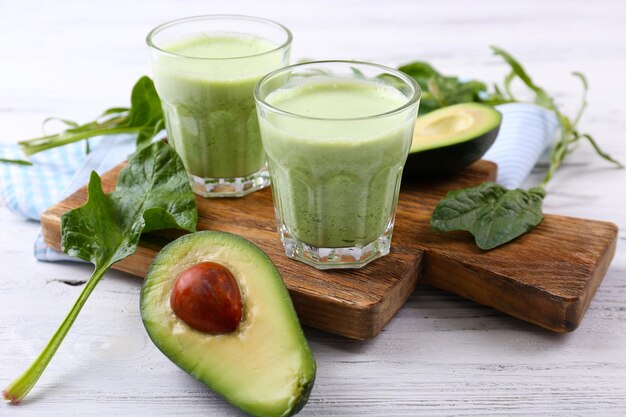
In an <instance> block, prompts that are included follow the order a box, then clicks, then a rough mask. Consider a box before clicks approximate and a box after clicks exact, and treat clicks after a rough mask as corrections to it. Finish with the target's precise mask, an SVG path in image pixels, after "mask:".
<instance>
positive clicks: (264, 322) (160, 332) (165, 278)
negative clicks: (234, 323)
mask: <svg viewBox="0 0 626 417" xmlns="http://www.w3.org/2000/svg"><path fill="white" fill-rule="evenodd" d="M204 261H211V262H216V263H219V264H221V265H223V266H225V267H226V268H228V269H229V270H230V272H231V273H232V274H233V275H234V276H235V278H236V279H237V283H238V285H239V289H240V291H241V296H242V300H243V317H242V320H241V322H240V323H239V326H238V328H237V329H236V330H235V331H234V332H232V333H227V334H218V335H212V334H207V333H203V332H200V331H198V330H195V329H193V328H191V327H190V326H188V325H187V324H186V323H184V322H183V321H182V320H180V319H179V318H178V317H177V316H176V315H175V314H174V312H173V311H172V309H171V307H170V303H169V299H170V293H171V290H172V287H173V285H174V282H175V280H176V278H177V277H178V275H179V274H180V273H181V272H182V271H184V270H186V269H187V268H189V267H191V266H192V265H195V264H197V263H199V262H204ZM141 315H142V319H143V322H144V325H145V327H146V330H147V332H148V334H149V336H150V338H151V339H152V341H153V342H154V344H155V345H156V346H157V347H158V348H159V349H160V350H161V351H162V352H163V353H164V354H165V355H166V356H167V357H169V358H170V359H171V360H172V361H173V362H174V363H176V364H177V365H178V366H180V367H181V368H182V369H184V370H185V371H187V372H189V373H190V374H191V375H193V376H194V377H195V378H197V379H198V380H200V381H202V382H204V383H205V384H207V385H208V386H209V387H210V388H211V389H212V390H214V391H215V392H217V393H218V394H220V395H222V396H223V397H224V398H225V399H226V400H228V401H229V402H230V403H232V404H233V405H235V406H237V407H239V408H240V409H242V410H243V411H245V412H247V413H249V414H251V415H253V416H259V417H261V416H263V417H265V416H268V417H273V416H289V415H292V414H294V413H296V412H297V411H299V410H300V409H301V408H302V406H304V404H305V403H306V401H307V399H308V395H309V393H310V391H311V389H312V387H313V382H314V379H315V371H316V365H315V360H314V358H313V355H312V354H311V351H310V349H309V346H308V344H307V341H306V339H305V337H304V334H303V332H302V328H301V327H300V323H299V321H298V317H297V316H296V313H295V310H294V308H293V304H292V302H291V298H290V297H289V294H288V292H287V290H286V288H285V286H284V284H283V281H282V278H281V277H280V274H279V272H278V270H277V269H276V267H275V266H274V264H273V263H272V262H271V261H270V259H269V258H268V257H267V255H265V253H263V252H262V251H261V250H260V249H259V248H257V247H256V246H255V245H253V244H252V243H250V242H248V241H247V240H245V239H243V238H241V237H239V236H236V235H232V234H229V233H222V232H198V233H193V234H189V235H185V236H183V237H181V238H179V239H177V240H176V241H174V242H172V243H170V244H169V245H167V246H166V247H165V248H164V249H163V250H162V251H161V252H160V253H159V255H158V256H157V257H156V258H155V259H154V261H153V263H152V265H151V266H150V269H149V270H148V274H147V276H146V280H145V282H144V285H143V288H142V291H141Z"/></svg>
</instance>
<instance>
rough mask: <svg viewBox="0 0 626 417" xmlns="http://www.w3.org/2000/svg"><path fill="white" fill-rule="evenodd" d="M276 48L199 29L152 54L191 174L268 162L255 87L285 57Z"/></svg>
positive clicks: (174, 139) (237, 172)
mask: <svg viewBox="0 0 626 417" xmlns="http://www.w3.org/2000/svg"><path fill="white" fill-rule="evenodd" d="M277 47H278V45H277V44H275V43H273V42H270V41H268V40H265V39H262V38H259V37H255V36H247V35H239V34H229V33H211V34H198V35H194V36H190V37H185V38H182V39H179V40H177V41H175V42H170V43H167V44H165V45H164V46H163V47H161V49H162V50H163V51H165V53H162V54H159V55H158V56H156V58H153V70H154V81H155V84H156V88H157V91H158V93H159V96H160V97H161V101H162V105H163V110H164V113H165V123H166V127H167V132H168V137H169V140H170V143H171V144H172V145H173V146H174V148H175V149H176V151H177V152H178V154H179V155H180V157H181V159H182V160H183V163H184V164H185V167H186V169H187V171H188V172H189V173H190V174H191V175H194V176H196V177H199V178H203V179H204V178H235V177H245V176H248V175H250V174H253V173H255V172H257V171H259V170H260V169H261V168H262V167H263V165H264V164H265V156H264V153H263V148H262V145H261V139H260V136H259V127H258V122H257V116H256V111H255V105H254V99H253V88H254V85H255V83H256V82H257V81H258V80H259V78H260V77H261V76H263V75H265V74H266V73H268V72H270V71H272V70H274V69H276V68H279V67H281V66H283V65H284V64H285V63H286V59H287V57H286V56H285V52H284V51H282V50H277V49H276V48H277Z"/></svg>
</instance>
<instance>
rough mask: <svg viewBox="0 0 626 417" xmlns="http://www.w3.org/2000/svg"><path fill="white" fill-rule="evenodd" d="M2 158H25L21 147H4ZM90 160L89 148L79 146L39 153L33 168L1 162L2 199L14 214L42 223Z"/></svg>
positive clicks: (33, 158) (36, 155)
mask: <svg viewBox="0 0 626 417" xmlns="http://www.w3.org/2000/svg"><path fill="white" fill-rule="evenodd" d="M0 158H7V159H24V156H23V154H22V153H21V151H20V149H19V147H18V146H17V145H0ZM86 158H87V155H86V154H85V145H84V144H78V143H75V144H71V145H68V146H63V147H59V148H53V149H50V150H48V151H45V152H41V153H38V154H35V155H34V156H33V157H32V162H33V164H34V165H33V166H24V165H15V164H4V163H0V180H1V181H0V199H1V200H2V202H3V203H4V205H5V206H6V207H7V208H8V209H9V210H11V211H12V212H14V213H17V214H19V215H21V216H22V217H24V218H26V219H30V220H36V221H39V217H40V216H41V213H43V211H44V210H45V209H47V208H48V207H50V205H51V204H52V203H54V202H56V201H59V200H60V199H61V197H62V196H63V191H64V190H65V188H66V187H67V184H68V183H69V182H70V181H71V179H72V177H73V176H74V174H75V173H76V171H77V170H78V169H79V168H80V167H82V166H83V165H84V164H85V160H86Z"/></svg>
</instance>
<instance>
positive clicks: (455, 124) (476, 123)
mask: <svg viewBox="0 0 626 417" xmlns="http://www.w3.org/2000/svg"><path fill="white" fill-rule="evenodd" d="M501 122H502V114H501V113H500V112H499V111H497V110H496V109H494V108H493V107H491V106H487V105H485V104H479V103H462V104H456V105H454V106H449V107H444V108H442V109H439V110H435V111H432V112H430V113H428V114H425V115H423V116H419V117H418V118H417V120H416V122H415V130H414V132H413V141H412V143H411V148H410V150H409V156H408V158H407V162H406V165H405V167H404V173H405V175H404V176H405V177H406V176H423V175H426V176H428V175H436V174H445V173H450V172H453V171H456V170H458V169H460V168H463V167H465V166H467V165H469V164H471V163H473V162H475V161H477V160H478V159H480V158H481V157H482V156H483V155H484V154H485V152H487V150H488V149H489V147H491V145H492V144H493V142H494V141H495V140H496V137H497V136H498V131H499V129H500V124H501Z"/></svg>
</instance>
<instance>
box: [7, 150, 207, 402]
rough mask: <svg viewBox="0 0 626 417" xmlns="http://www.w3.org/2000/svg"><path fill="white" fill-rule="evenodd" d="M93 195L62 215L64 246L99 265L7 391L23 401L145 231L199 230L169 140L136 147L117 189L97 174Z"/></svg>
mask: <svg viewBox="0 0 626 417" xmlns="http://www.w3.org/2000/svg"><path fill="white" fill-rule="evenodd" d="M88 190H89V200H88V201H87V203H86V204H85V205H84V206H82V207H79V208H77V209H74V210H71V211H69V212H67V213H65V214H64V215H63V217H62V219H61V230H62V241H61V246H62V248H63V251H64V252H66V253H68V254H69V255H72V256H76V257H79V258H80V259H83V260H85V261H89V262H91V263H93V264H94V265H95V270H94V272H93V275H92V276H91V278H90V279H89V281H88V282H87V284H86V285H85V288H84V289H83V291H82V293H81V294H80V296H79V297H78V300H77V301H76V303H75V304H74V307H72V309H71V310H70V312H69V314H68V315H67V317H66V318H65V320H64V321H63V323H62V324H61V326H60V327H59V329H58V330H57V331H56V333H55V334H54V336H52V339H51V340H50V342H49V343H48V345H47V346H46V347H45V348H44V350H43V351H42V352H41V354H40V355H39V356H38V357H37V359H36V360H35V361H34V362H33V363H32V365H31V366H30V367H29V368H28V369H27V370H26V372H24V374H22V375H21V376H20V377H19V378H17V379H16V380H15V381H13V382H12V383H11V384H10V385H9V386H8V387H7V389H6V390H5V391H3V393H2V395H3V397H4V399H5V400H8V401H11V402H12V403H15V404H17V403H19V401H20V400H22V399H23V398H24V397H25V396H26V394H28V392H29V391H30V390H31V389H32V387H33V386H34V385H35V383H36V382H37V380H38V379H39V377H40V376H41V374H42V373H43V371H44V370H45V368H46V366H47V365H48V363H49V362H50V360H51V359H52V357H53V356H54V354H55V352H56V351H57V349H58V347H59V346H60V344H61V342H62V341H63V339H64V338H65V335H66V334H67V333H68V331H69V330H70V328H71V326H72V324H73V323H74V321H75V320H76V317H78V314H79V313H80V310H81V309H82V307H83V305H84V304H85V302H86V301H87V298H88V297H89V295H90V294H91V292H92V291H93V289H94V288H95V287H96V285H97V284H98V282H100V280H101V279H102V277H103V276H104V274H105V273H106V272H107V271H108V270H109V268H110V267H111V266H112V265H113V264H114V263H116V262H119V261H121V260H122V259H124V258H126V257H127V256H130V255H132V254H133V253H134V252H135V250H136V249H137V243H138V242H139V237H140V235H141V233H143V232H149V231H152V230H157V229H166V228H168V229H169V228H177V229H184V230H187V231H190V232H193V231H195V229H196V222H197V220H198V213H197V211H196V206H195V198H194V195H193V192H192V191H191V186H190V185H189V180H188V179H187V174H186V173H185V169H184V167H183V164H182V162H181V160H180V159H179V157H178V155H177V154H176V153H175V152H174V150H173V149H172V148H171V147H170V146H169V145H167V144H166V143H164V142H156V143H154V144H152V145H150V146H147V147H144V148H143V149H141V150H139V151H138V152H137V153H135V154H134V155H133V156H132V157H131V158H130V159H129V161H128V164H127V165H126V167H124V169H123V170H122V171H121V172H120V176H119V179H118V183H117V187H116V189H115V191H114V192H113V193H111V194H104V192H103V191H102V186H101V181H100V177H99V176H98V174H97V173H95V172H93V173H92V174H91V180H90V181H89V186H88Z"/></svg>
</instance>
